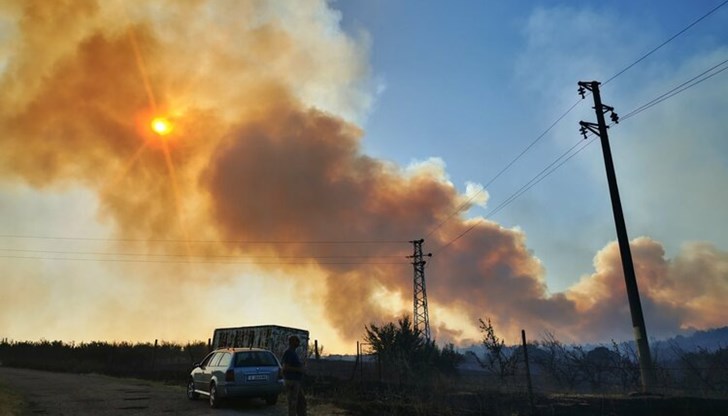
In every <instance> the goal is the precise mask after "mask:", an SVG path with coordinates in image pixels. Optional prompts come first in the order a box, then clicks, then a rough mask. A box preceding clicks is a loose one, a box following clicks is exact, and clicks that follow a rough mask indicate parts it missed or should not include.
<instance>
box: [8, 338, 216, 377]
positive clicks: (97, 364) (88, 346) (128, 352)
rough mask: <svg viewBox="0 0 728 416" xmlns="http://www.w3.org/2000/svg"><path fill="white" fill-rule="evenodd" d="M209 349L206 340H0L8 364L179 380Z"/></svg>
mask: <svg viewBox="0 0 728 416" xmlns="http://www.w3.org/2000/svg"><path fill="white" fill-rule="evenodd" d="M207 353H208V346H207V343H205V342H195V343H188V344H186V345H179V344H172V343H168V342H162V343H156V342H155V343H136V344H134V343H128V342H113V343H108V342H88V343H85V342H84V343H78V344H76V343H64V342H61V341H45V340H43V341H38V342H8V341H7V340H3V341H2V342H0V363H1V364H2V365H4V366H8V367H22V368H32V369H37V370H48V371H61V372H73V373H98V374H108V375H112V376H118V377H139V378H146V379H154V380H163V381H173V382H179V381H180V380H181V381H182V382H184V380H185V379H186V378H187V377H188V376H189V371H190V369H191V368H192V364H193V363H195V362H198V361H200V360H201V359H202V358H204V356H205V355H206V354H207Z"/></svg>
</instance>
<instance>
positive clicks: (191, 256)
mask: <svg viewBox="0 0 728 416" xmlns="http://www.w3.org/2000/svg"><path fill="white" fill-rule="evenodd" d="M0 251H5V252H13V253H34V254H69V255H87V256H89V255H90V256H125V257H151V258H154V257H161V258H187V259H194V258H202V259H246V260H253V259H256V260H257V259H377V258H403V257H404V256H402V255H376V256H366V255H339V256H334V255H328V256H320V255H311V256H305V255H300V256H286V255H283V256H275V255H271V256H246V255H221V254H182V253H171V254H166V253H163V254H156V253H118V252H107V251H106V252H105V251H69V250H31V249H16V248H0Z"/></svg>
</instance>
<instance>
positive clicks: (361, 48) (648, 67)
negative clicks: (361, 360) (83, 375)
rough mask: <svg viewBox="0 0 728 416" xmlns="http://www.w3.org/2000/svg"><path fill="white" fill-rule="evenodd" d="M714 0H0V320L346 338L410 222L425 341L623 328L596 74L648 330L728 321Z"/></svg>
mask: <svg viewBox="0 0 728 416" xmlns="http://www.w3.org/2000/svg"><path fill="white" fill-rule="evenodd" d="M722 3H723V2H722V1H699V2H679V1H668V2H665V1H659V2H658V1H644V2H630V1H614V2H607V3H605V2H594V1H581V2H556V1H543V2H526V1H524V2H483V1H462V2H456V3H455V4H453V3H445V2H430V1H426V2H422V1H381V0H373V1H332V2H326V1H315V0H306V1H295V2H293V1H291V2H285V1H281V2H267V1H202V0H200V1H195V2H176V1H149V2H122V1H93V0H87V1H54V2H46V1H26V2H16V1H0V132H1V133H2V134H0V149H1V150H2V151H1V152H0V270H2V272H1V274H0V283H1V284H2V290H1V291H0V338H7V339H10V340H39V339H48V340H63V341H66V342H70V341H74V342H87V341H94V340H103V341H131V342H151V341H152V340H154V339H159V340H160V341H161V340H163V341H169V342H189V341H197V340H206V339H207V338H209V337H210V336H211V334H212V330H213V329H214V328H217V327H231V326H244V325H262V324H276V325H285V326H292V327H297V328H306V329H308V330H309V331H310V332H311V338H312V339H317V340H318V341H319V343H320V344H321V345H323V346H324V351H325V352H328V353H349V352H353V351H354V349H355V346H356V341H357V340H363V337H364V328H365V326H366V325H370V324H372V323H375V324H381V323H383V322H389V321H392V320H395V319H397V318H398V317H401V316H402V315H403V314H411V313H412V307H413V306H412V297H413V267H412V264H410V262H411V260H410V259H408V258H407V257H406V256H408V255H411V254H412V250H413V247H412V244H411V243H410V241H411V240H417V239H420V238H423V239H424V240H425V242H424V244H423V248H424V251H425V253H432V254H433V256H432V257H431V258H429V257H428V258H427V261H428V263H427V267H426V268H425V279H426V287H427V296H428V305H429V318H430V326H431V330H432V335H433V337H434V338H435V340H436V341H437V342H438V343H445V342H452V343H455V344H456V345H469V344H471V343H474V342H478V339H479V337H480V335H479V333H478V319H486V318H489V319H491V320H492V322H493V324H494V326H495V328H496V331H497V332H498V333H500V334H502V335H503V336H505V337H506V339H507V340H508V341H509V342H516V341H517V340H518V335H519V333H520V330H521V329H525V330H526V331H527V333H528V334H530V335H529V336H530V337H531V338H534V339H538V338H539V337H540V336H543V335H544V334H547V333H550V334H553V335H555V336H556V337H557V338H559V339H561V340H563V341H565V342H590V343H594V342H609V341H610V340H628V339H630V338H631V336H632V333H633V332H632V328H630V322H631V321H630V316H629V309H628V305H627V298H626V291H625V289H624V279H623V275H622V269H621V262H620V256H619V249H618V246H617V243H616V232H615V227H614V221H613V216H612V211H611V205H610V199H609V191H608V188H607V183H606V175H605V172H604V162H603V159H602V154H601V149H600V145H599V141H598V140H595V138H594V137H588V138H587V139H584V138H582V137H581V135H580V134H579V121H589V122H595V121H596V120H595V118H596V116H595V114H594V110H593V108H592V107H593V101H592V97H591V96H587V97H586V98H585V99H583V100H582V99H581V98H580V97H579V95H578V94H577V82H579V81H593V80H596V81H600V82H602V83H603V84H602V86H601V96H602V100H603V102H604V103H605V104H608V105H610V106H612V107H614V111H615V112H616V113H618V114H619V115H620V116H621V118H622V120H621V122H620V123H619V124H614V125H612V126H611V127H610V129H609V138H610V143H611V147H612V152H613V156H614V160H615V168H616V173H617V179H618V182H619V190H620V193H621V199H622V205H623V210H624V214H625V219H626V223H627V228H628V234H629V237H630V239H631V247H632V255H633V258H634V263H635V270H636V274H637V280H638V285H639V288H640V294H641V297H642V305H643V308H644V311H645V321H646V326H647V333H648V336H649V337H650V338H652V339H661V338H665V337H668V336H672V335H675V334H678V333H684V332H687V331H692V330H695V329H708V328H714V327H721V326H725V325H728V322H727V321H726V318H725V314H724V313H723V312H722V308H723V300H724V299H725V298H726V296H728V233H726V226H725V224H726V222H727V221H726V220H728V214H726V210H725V209H724V208H723V207H725V206H726V205H727V204H728V188H726V186H725V185H724V184H725V183H726V181H727V180H728V142H727V141H726V140H725V132H724V131H725V127H726V121H725V120H726V119H725V116H724V115H725V114H726V110H727V109H728V99H726V97H728V71H725V72H719V71H720V70H721V69H725V67H726V66H727V65H726V62H725V61H726V59H728V32H726V29H725V28H726V27H728V6H721V5H722ZM718 6H721V7H718ZM716 7H718V8H717V9H716ZM713 9H716V10H715V11H714V12H712V13H710V14H709V15H707V16H706V14H707V13H708V12H710V11H711V10H713ZM699 19H700V20H699ZM698 20H699V21H698ZM696 21H697V23H695V22H696ZM693 23H694V24H693ZM691 24H693V25H692V26H690V27H689V29H687V30H685V31H684V32H682V33H681V31H683V30H684V29H686V28H688V26H689V25H691ZM676 34H679V35H678V36H676V37H674V38H672V37H673V36H675V35H676ZM671 38H672V39H671ZM668 40H669V41H668ZM666 41H667V42H666ZM663 44H664V45H663ZM660 45H662V46H660ZM658 47H659V48H658ZM706 71H708V72H706ZM701 74H702V77H708V76H709V77H710V78H705V79H703V78H700V77H699V78H695V77H696V76H699V75H701ZM694 78H695V81H699V83H697V84H695V85H694V86H693V85H692V84H691V83H689V84H685V86H688V87H689V88H686V89H685V90H684V91H680V90H678V91H680V93H679V94H677V95H674V96H672V95H664V94H666V93H669V92H670V91H672V90H673V89H674V88H676V87H680V86H681V84H683V83H685V82H686V81H690V80H691V79H694ZM656 98H657V99H659V98H666V99H664V100H662V101H659V102H656V103H655V105H654V106H650V107H649V108H645V109H644V110H641V106H643V105H645V104H649V103H651V102H652V100H654V99H656ZM635 110H637V111H635ZM155 119H156V120H162V121H163V123H166V124H165V125H166V130H164V131H161V132H159V131H157V132H155V131H154V129H153V128H152V126H153V120H155ZM564 161H565V162H564ZM562 162H564V163H563V164H562ZM550 166H551V167H558V168H557V169H554V170H551V169H549V167H550ZM544 169H546V170H544ZM541 172H548V173H549V174H548V176H541V175H540V173H541ZM530 185H532V186H530ZM524 186H525V187H527V188H528V189H527V190H526V191H525V192H520V191H521V190H522V189H524ZM514 196H517V198H515V199H514Z"/></svg>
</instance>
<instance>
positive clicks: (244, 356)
mask: <svg viewBox="0 0 728 416" xmlns="http://www.w3.org/2000/svg"><path fill="white" fill-rule="evenodd" d="M271 365H278V361H277V360H276V357H275V356H274V355H273V354H271V353H269V352H266V351H242V352H238V353H237V354H235V367H260V366H271Z"/></svg>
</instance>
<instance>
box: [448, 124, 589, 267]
mask: <svg viewBox="0 0 728 416" xmlns="http://www.w3.org/2000/svg"><path fill="white" fill-rule="evenodd" d="M593 140H594V138H592V140H590V141H589V142H587V143H586V144H584V140H581V139H580V140H579V141H578V142H577V143H576V144H575V145H574V146H572V147H570V148H569V149H568V150H567V151H566V152H564V153H562V154H561V156H559V157H557V158H556V159H555V160H554V161H553V162H551V163H550V164H549V165H548V166H546V167H545V168H543V169H542V170H541V171H540V172H539V173H538V174H536V175H535V176H534V177H533V178H531V180H529V181H528V182H526V183H525V184H524V185H523V186H521V187H520V188H519V189H518V190H517V191H515V192H514V193H512V194H511V195H510V196H509V197H508V198H506V199H505V200H504V201H503V202H502V203H501V204H500V205H498V206H497V207H495V208H493V209H492V210H491V211H489V212H488V213H487V214H486V215H484V216H483V217H482V218H480V219H478V220H477V221H476V222H475V223H473V224H472V225H471V226H470V227H468V228H467V229H465V231H463V232H461V233H460V234H458V235H457V236H456V237H455V238H453V239H452V240H450V241H449V242H448V243H447V244H443V245H442V246H440V247H439V248H438V249H437V250H435V252H434V253H433V256H434V255H436V254H438V253H440V252H442V251H443V250H445V249H446V248H447V247H449V246H450V245H451V244H453V243H454V242H456V241H457V240H459V239H460V238H462V237H463V236H465V235H466V234H467V233H469V232H470V231H472V230H473V229H474V228H475V227H477V226H478V225H480V224H482V223H483V222H485V220H487V219H488V218H490V217H492V216H493V215H495V214H496V213H498V212H499V211H500V210H502V209H503V208H505V207H506V206H508V205H510V204H511V203H513V202H514V201H515V200H516V199H518V198H519V197H520V196H521V195H523V194H524V193H525V192H527V191H528V190H529V189H531V188H533V187H534V186H536V184H538V183H539V182H541V181H542V180H544V179H546V177H547V176H549V175H551V174H552V173H554V171H556V170H557V169H558V168H560V167H561V166H563V165H564V164H565V163H566V162H567V161H569V160H570V159H571V158H572V157H574V156H576V155H577V154H578V153H579V152H581V151H582V150H584V148H586V147H587V146H589V145H590V144H591V142H592V141H593ZM579 145H581V148H579V150H577V151H576V152H574V153H573V154H571V155H570V156H568V157H567V155H568V154H569V153H571V152H572V151H573V150H574V149H575V148H577V147H579ZM559 161H561V163H559ZM549 169H550V170H549Z"/></svg>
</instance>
